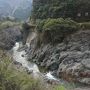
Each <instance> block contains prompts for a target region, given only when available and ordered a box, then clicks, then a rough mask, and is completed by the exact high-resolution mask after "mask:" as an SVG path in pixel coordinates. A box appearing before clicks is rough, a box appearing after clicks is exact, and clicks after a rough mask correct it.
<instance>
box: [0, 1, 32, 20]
mask: <svg viewBox="0 0 90 90" xmlns="http://www.w3.org/2000/svg"><path fill="white" fill-rule="evenodd" d="M31 8H32V0H0V17H1V18H2V17H7V16H13V17H15V18H17V19H19V20H23V19H24V20H26V19H27V18H28V17H29V16H30V12H31Z"/></svg>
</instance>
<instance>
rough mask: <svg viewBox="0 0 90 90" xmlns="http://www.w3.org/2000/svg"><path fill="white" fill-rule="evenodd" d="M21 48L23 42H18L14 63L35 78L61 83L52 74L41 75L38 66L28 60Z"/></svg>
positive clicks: (14, 49) (14, 48) (14, 53)
mask: <svg viewBox="0 0 90 90" xmlns="http://www.w3.org/2000/svg"><path fill="white" fill-rule="evenodd" d="M28 46H29V45H28ZM20 47H22V44H21V42H16V44H15V46H14V47H13V49H12V50H13V60H14V61H16V62H18V63H20V64H21V65H22V67H24V68H25V69H27V70H28V71H29V72H31V73H32V74H33V76H34V77H35V78H40V76H43V77H44V78H46V79H48V80H54V81H59V80H58V79H57V78H56V77H54V76H53V75H52V74H51V72H46V73H41V72H40V70H39V68H38V66H37V65H36V64H35V63H32V62H30V61H28V60H27V55H26V52H25V50H24V49H21V50H19V48H20Z"/></svg>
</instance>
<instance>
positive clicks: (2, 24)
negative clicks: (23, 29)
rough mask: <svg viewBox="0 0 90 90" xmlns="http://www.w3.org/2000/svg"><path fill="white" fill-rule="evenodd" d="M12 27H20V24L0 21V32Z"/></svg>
mask: <svg viewBox="0 0 90 90" xmlns="http://www.w3.org/2000/svg"><path fill="white" fill-rule="evenodd" d="M13 26H19V27H20V22H12V21H2V22H0V30H2V29H6V28H9V27H13Z"/></svg>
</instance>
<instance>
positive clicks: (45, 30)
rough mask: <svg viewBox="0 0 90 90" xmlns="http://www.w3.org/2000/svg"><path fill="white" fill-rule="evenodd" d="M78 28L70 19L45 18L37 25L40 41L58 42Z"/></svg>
mask: <svg viewBox="0 0 90 90" xmlns="http://www.w3.org/2000/svg"><path fill="white" fill-rule="evenodd" d="M78 29H79V24H78V23H77V22H75V21H73V20H71V19H63V18H57V19H46V20H42V21H41V22H40V23H39V24H38V27H37V31H38V33H39V34H40V35H39V38H41V42H42V43H49V42H52V43H60V42H62V41H63V39H64V38H65V37H66V36H67V35H69V34H72V33H74V32H76V31H77V30H78Z"/></svg>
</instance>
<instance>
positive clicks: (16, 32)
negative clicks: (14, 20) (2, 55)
mask: <svg viewBox="0 0 90 90" xmlns="http://www.w3.org/2000/svg"><path fill="white" fill-rule="evenodd" d="M20 39H21V32H20V29H19V28H18V27H10V28H7V29H4V30H1V31H0V48H3V49H11V48H12V47H13V45H14V44H15V42H16V41H19V40H20Z"/></svg>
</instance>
